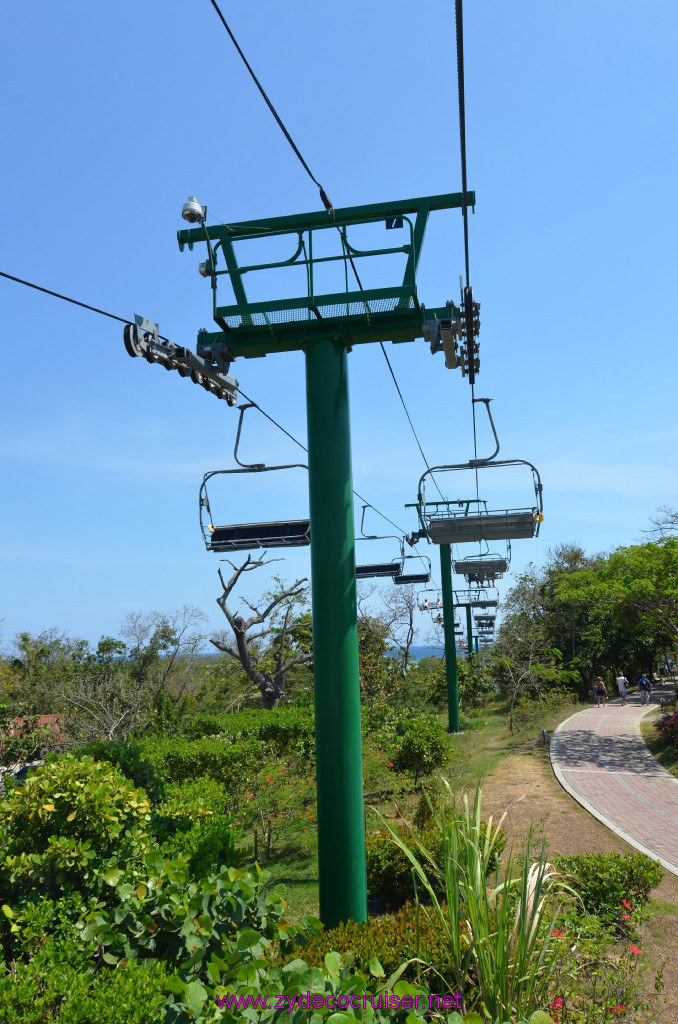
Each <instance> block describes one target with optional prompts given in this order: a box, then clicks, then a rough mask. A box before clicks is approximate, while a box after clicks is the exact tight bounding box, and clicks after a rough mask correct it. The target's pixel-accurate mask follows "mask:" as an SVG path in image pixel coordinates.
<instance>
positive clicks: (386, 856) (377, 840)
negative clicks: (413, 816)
mask: <svg viewBox="0 0 678 1024" xmlns="http://www.w3.org/2000/svg"><path fill="white" fill-rule="evenodd" d="M396 830H397V832H398V835H401V833H405V832H406V831H407V830H406V829H405V828H404V827H403V826H400V827H399V828H398V827H397V826H396ZM413 839H414V837H413V836H412V834H411V833H410V834H409V840H410V842H412V841H413ZM365 845H366V851H367V892H368V894H369V895H370V896H378V897H380V898H381V899H383V900H385V902H386V905H387V906H388V907H397V906H399V905H400V904H401V903H404V902H405V901H406V900H411V899H413V897H414V882H413V881H412V865H411V864H410V861H409V859H408V857H407V855H406V854H405V853H404V851H403V850H402V848H401V847H400V846H399V845H398V844H397V843H395V842H394V841H393V838H392V836H391V834H390V833H389V832H386V831H381V832H374V833H372V834H368V835H367V836H366V840H365Z"/></svg>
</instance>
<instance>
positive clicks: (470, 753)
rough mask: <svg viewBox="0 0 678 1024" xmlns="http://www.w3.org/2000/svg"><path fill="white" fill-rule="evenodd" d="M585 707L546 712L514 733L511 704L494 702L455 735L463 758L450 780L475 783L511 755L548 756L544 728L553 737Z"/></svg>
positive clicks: (456, 783)
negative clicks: (510, 716)
mask: <svg viewBox="0 0 678 1024" xmlns="http://www.w3.org/2000/svg"><path fill="white" fill-rule="evenodd" d="M584 707H585V705H582V704H572V705H568V706H567V707H566V708H563V709H562V710H561V711H558V712H545V713H544V715H543V716H542V717H541V718H539V719H537V720H535V721H534V722H532V723H531V724H530V725H529V726H525V727H524V728H522V729H521V730H520V731H518V730H516V731H515V732H514V733H513V735H511V732H510V731H509V725H508V708H507V706H506V705H505V704H504V703H503V702H502V703H500V702H495V703H493V704H492V705H490V706H488V707H487V708H485V709H484V711H483V712H482V713H478V715H479V717H478V718H477V719H471V720H470V721H469V722H468V728H467V729H466V730H465V731H464V732H463V733H462V734H461V735H460V736H452V737H451V740H452V746H453V749H454V750H455V751H456V752H458V754H459V755H460V758H459V760H458V761H457V762H455V763H454V765H453V767H452V771H451V772H450V773H449V779H450V782H452V783H453V785H454V787H455V788H456V789H462V788H468V787H469V786H473V785H475V782H476V780H477V779H478V777H479V776H481V777H484V776H486V775H487V774H489V772H490V771H491V770H492V768H494V766H495V765H496V763H497V762H498V761H500V760H501V758H503V757H506V756H508V755H509V754H514V753H522V754H530V755H534V756H537V757H547V756H548V746H544V745H543V744H542V739H541V731H542V729H546V730H547V731H548V733H549V737H550V735H551V733H552V732H553V730H554V729H555V728H556V727H557V726H558V725H559V724H560V723H561V722H564V721H565V719H566V718H569V717H570V715H573V714H574V713H575V712H576V711H583V710H584Z"/></svg>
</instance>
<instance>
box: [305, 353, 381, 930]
mask: <svg viewBox="0 0 678 1024" xmlns="http://www.w3.org/2000/svg"><path fill="white" fill-rule="evenodd" d="M306 401H307V416H308V480H309V504H310V519H311V583H312V591H313V596H312V602H313V661H314V666H313V672H314V677H315V736H316V783H317V795H318V874H319V888H320V917H321V919H322V921H323V923H324V924H325V926H326V927H327V928H332V927H333V926H334V925H337V924H339V922H340V921H348V920H349V919H350V918H352V919H353V920H354V921H358V922H362V921H365V920H366V918H367V878H366V871H365V816H364V807H363V776H362V743H361V735H360V677H359V674H358V626H357V609H356V588H355V532H354V524H353V481H352V473H351V429H350V417H349V404H348V366H347V358H346V348H345V347H344V345H343V344H341V343H340V342H337V341H334V340H333V339H331V338H327V339H321V340H319V341H314V342H312V343H311V344H310V345H309V346H308V347H307V349H306Z"/></svg>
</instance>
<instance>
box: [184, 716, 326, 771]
mask: <svg viewBox="0 0 678 1024" xmlns="http://www.w3.org/2000/svg"><path fill="white" fill-rule="evenodd" d="M184 735H185V736H186V737H187V738H189V739H200V738H202V737H203V736H217V735H218V736H222V737H228V738H229V739H230V740H233V741H235V740H248V741H250V742H251V743H257V744H259V745H264V746H265V747H266V748H267V750H268V751H270V753H271V754H274V755H275V756H277V757H290V756H295V757H303V758H313V757H315V723H314V717H313V708H312V706H311V707H310V708H309V706H308V705H305V704H303V703H300V704H294V705H292V706H291V707H284V706H283V707H279V708H273V709H271V710H270V711H263V710H262V709H260V708H247V709H246V710H245V711H236V712H235V713H234V714H232V715H223V714H222V715H205V714H200V715H194V716H193V717H192V718H191V719H190V720H189V721H188V722H187V723H186V725H185V727H184Z"/></svg>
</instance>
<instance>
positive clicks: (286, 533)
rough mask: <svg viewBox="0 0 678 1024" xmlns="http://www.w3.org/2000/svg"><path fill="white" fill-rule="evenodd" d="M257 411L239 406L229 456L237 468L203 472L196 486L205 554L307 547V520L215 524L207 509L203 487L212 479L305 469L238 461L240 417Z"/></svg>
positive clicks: (301, 464) (309, 535) (302, 466)
mask: <svg viewBox="0 0 678 1024" xmlns="http://www.w3.org/2000/svg"><path fill="white" fill-rule="evenodd" d="M252 408H255V409H256V408H258V407H257V406H256V405H255V403H254V402H248V403H247V404H245V405H241V406H240V410H239V411H240V416H239V419H238V429H237V432H236V436H235V445H234V448H233V457H234V459H235V461H236V462H237V463H238V466H240V467H241V468H240V469H215V470H212V471H211V472H209V473H205V476H204V477H203V481H202V484H201V486H200V495H199V515H200V529H201V531H202V535H203V540H204V542H205V547H206V548H207V550H208V551H218V552H224V551H251V550H252V549H254V548H283V547H303V546H305V545H308V544H310V540H311V526H310V520H309V519H283V520H277V521H275V522H269V523H237V524H232V525H227V526H218V525H215V523H214V520H213V517H212V510H211V507H210V501H209V496H208V493H207V484H208V482H209V481H210V480H212V479H213V477H215V476H221V475H229V474H232V473H268V472H272V471H274V470H280V469H308V466H306V465H304V464H303V463H291V464H289V465H285V466H266V465H264V464H263V463H253V464H247V463H244V462H241V461H240V459H239V458H238V446H239V444H240V434H241V431H242V423H243V417H244V414H245V412H246V410H247V409H252Z"/></svg>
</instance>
